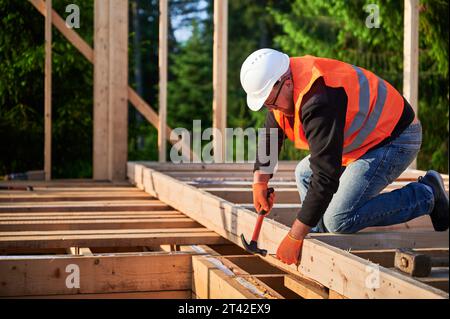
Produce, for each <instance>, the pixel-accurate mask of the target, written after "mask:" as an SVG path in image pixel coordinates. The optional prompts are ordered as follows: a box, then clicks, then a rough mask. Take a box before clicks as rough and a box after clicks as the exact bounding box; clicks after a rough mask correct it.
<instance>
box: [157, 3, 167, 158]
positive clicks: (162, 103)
mask: <svg viewBox="0 0 450 319" xmlns="http://www.w3.org/2000/svg"><path fill="white" fill-rule="evenodd" d="M167 3H168V0H159V97H158V100H159V109H158V112H159V123H158V151H159V161H160V162H165V161H166V144H167V143H166V139H167V136H166V130H167V127H166V125H167V123H166V122H167V40H168V39H167V29H168V22H167V20H168V10H167V9H168V8H167V7H168V4H167Z"/></svg>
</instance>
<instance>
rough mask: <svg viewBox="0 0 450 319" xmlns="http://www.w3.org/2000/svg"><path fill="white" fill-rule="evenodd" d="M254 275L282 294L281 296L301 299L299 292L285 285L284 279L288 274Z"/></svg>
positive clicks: (262, 282) (265, 284)
mask: <svg viewBox="0 0 450 319" xmlns="http://www.w3.org/2000/svg"><path fill="white" fill-rule="evenodd" d="M252 277H254V278H255V279H256V280H258V281H259V282H260V283H261V284H263V285H264V286H266V287H267V288H270V289H271V290H274V291H275V292H277V293H278V294H280V296H281V298H285V299H301V296H300V295H299V294H297V293H296V292H295V291H293V290H291V289H289V288H288V287H286V286H285V284H284V279H285V277H286V276H284V275H255V276H252Z"/></svg>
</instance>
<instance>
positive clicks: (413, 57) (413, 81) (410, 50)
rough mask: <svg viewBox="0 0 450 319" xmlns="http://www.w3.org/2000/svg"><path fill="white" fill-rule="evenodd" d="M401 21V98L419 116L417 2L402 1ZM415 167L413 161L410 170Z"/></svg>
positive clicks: (412, 0) (415, 161) (410, 0)
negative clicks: (402, 17) (402, 18)
mask: <svg viewBox="0 0 450 319" xmlns="http://www.w3.org/2000/svg"><path fill="white" fill-rule="evenodd" d="M403 21H404V23H403V24H404V26H403V96H404V97H405V99H406V100H407V101H408V102H409V104H410V105H411V107H412V108H413V110H414V113H415V114H419V113H418V106H419V103H418V99H419V0H404V20H403ZM416 167H417V160H416V159H414V161H413V163H411V165H410V168H416Z"/></svg>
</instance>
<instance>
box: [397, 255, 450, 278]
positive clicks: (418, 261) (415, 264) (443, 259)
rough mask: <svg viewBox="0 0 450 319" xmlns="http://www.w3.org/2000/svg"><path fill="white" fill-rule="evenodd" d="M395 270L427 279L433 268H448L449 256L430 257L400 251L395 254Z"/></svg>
mask: <svg viewBox="0 0 450 319" xmlns="http://www.w3.org/2000/svg"><path fill="white" fill-rule="evenodd" d="M394 264H395V268H397V269H399V270H401V271H403V272H405V273H407V274H410V275H411V276H414V277H427V276H429V275H430V273H431V268H432V267H448V252H447V255H446V256H445V255H442V256H429V255H426V254H425V253H420V252H416V251H413V250H411V249H398V250H397V251H396V252H395V263H394Z"/></svg>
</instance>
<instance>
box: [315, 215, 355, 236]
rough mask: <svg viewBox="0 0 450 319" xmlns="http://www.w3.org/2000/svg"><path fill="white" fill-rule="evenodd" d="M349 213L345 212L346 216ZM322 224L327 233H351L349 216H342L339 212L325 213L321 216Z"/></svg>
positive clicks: (351, 226)
mask: <svg viewBox="0 0 450 319" xmlns="http://www.w3.org/2000/svg"><path fill="white" fill-rule="evenodd" d="M348 215H350V214H345V216H348ZM323 224H324V226H325V228H326V229H327V231H328V232H329V233H333V234H353V233H355V231H354V230H353V222H352V219H351V217H344V216H343V215H341V214H326V215H324V216H323Z"/></svg>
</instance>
